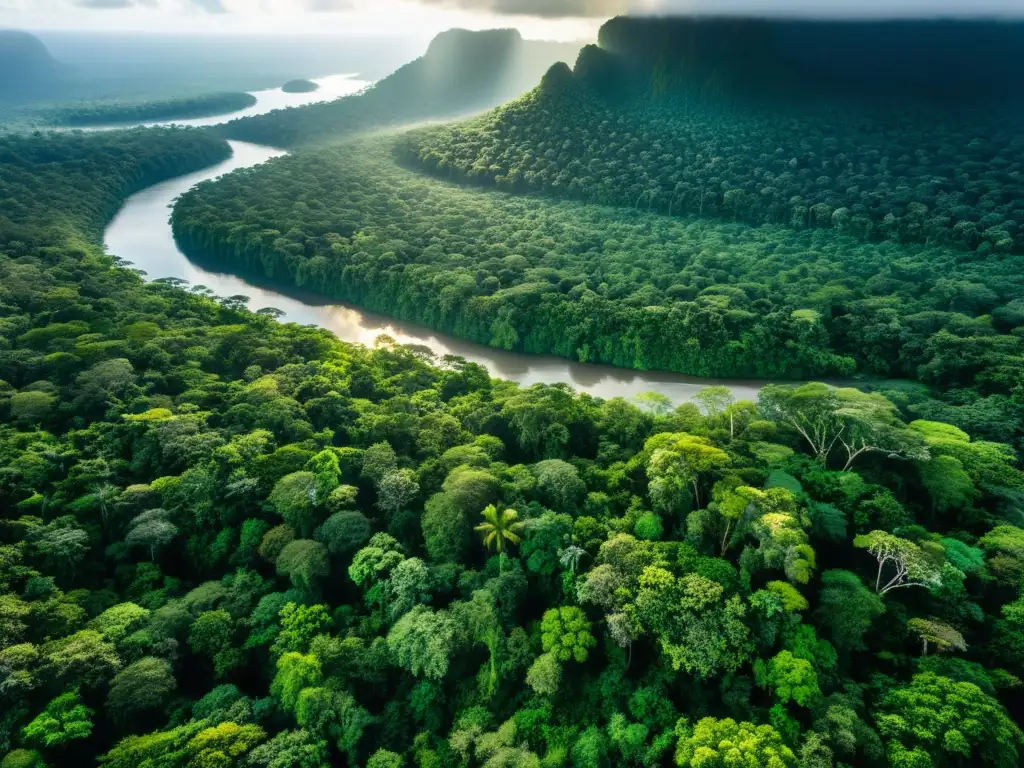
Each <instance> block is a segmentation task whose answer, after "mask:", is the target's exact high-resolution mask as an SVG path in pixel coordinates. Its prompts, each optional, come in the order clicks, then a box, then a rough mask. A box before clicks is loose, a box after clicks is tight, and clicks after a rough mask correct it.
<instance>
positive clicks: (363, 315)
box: [104, 75, 763, 403]
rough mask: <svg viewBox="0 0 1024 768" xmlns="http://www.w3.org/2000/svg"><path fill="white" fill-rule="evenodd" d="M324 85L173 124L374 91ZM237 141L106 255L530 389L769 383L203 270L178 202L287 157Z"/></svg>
mask: <svg viewBox="0 0 1024 768" xmlns="http://www.w3.org/2000/svg"><path fill="white" fill-rule="evenodd" d="M316 82H318V83H319V84H320V86H321V88H320V90H319V91H316V92H314V93H300V94H286V93H283V92H282V91H281V90H280V89H275V90H271V91H257V92H255V93H254V94H253V95H254V96H256V98H257V99H258V102H257V104H256V105H255V106H253V107H250V108H249V109H246V110H244V111H243V112H240V113H235V114H231V115H222V116H220V117H211V118H200V119H196V120H180V121H169V123H174V124H177V125H196V126H201V125H215V124H218V123H222V122H225V121H227V120H232V119H235V118H237V117H245V116H249V115H255V114H261V113H264V112H269V111H271V110H273V109H280V108H283V107H294V106H302V105H304V104H311V103H314V102H317V101H325V100H328V99H334V98H340V97H341V96H345V95H348V94H351V93H354V92H356V91H358V90H360V89H362V88H363V87H365V86H366V85H368V83H367V82H365V81H361V80H358V79H356V78H354V77H351V76H347V75H339V76H335V77H329V78H323V79H321V80H317V81H316ZM169 123H160V124H162V125H165V124H169ZM154 124H155V123H154ZM121 127H123V126H121ZM229 143H230V144H231V149H232V156H231V157H230V158H229V159H228V160H225V161H224V162H222V163H219V164H217V165H213V166H210V167H209V168H206V169H205V170H203V171H199V172H198V173H193V174H188V175H186V176H179V177H178V178H175V179H171V180H170V181H166V182H164V183H162V184H157V185H156V186H153V187H150V188H148V189H145V190H143V191H141V192H138V193H137V194H135V195H132V196H131V197H130V198H128V200H127V201H126V202H125V204H124V206H123V207H122V208H121V210H120V212H119V213H118V214H117V216H116V217H115V218H114V220H113V221H112V222H111V223H110V225H109V226H108V227H107V230H106V233H105V237H104V241H105V243H106V247H107V250H108V251H109V252H110V253H112V254H116V255H117V256H120V257H121V258H123V259H127V260H128V261H131V262H133V263H134V265H135V267H137V268H138V269H141V270H143V271H144V272H145V273H146V274H147V276H148V278H149V279H155V278H160V277H177V278H183V279H185V280H188V281H189V282H190V283H191V284H192V285H193V286H198V285H203V286H206V287H207V288H209V289H211V290H212V291H213V292H214V293H215V294H216V295H218V296H233V295H236V294H242V295H245V296H248V297H249V299H250V301H249V308H250V309H252V310H257V309H261V308H263V307H276V308H277V309H280V310H282V311H283V312H285V313H286V314H285V318H284V319H285V320H286V321H292V322H297V323H302V324H315V325H319V326H322V327H324V328H328V329H330V330H331V331H333V332H334V333H335V334H336V335H337V336H338V338H340V339H342V340H344V341H349V342H356V343H360V344H365V345H367V346H372V345H373V343H374V341H375V340H376V339H377V337H378V336H380V335H382V334H386V335H388V336H390V337H392V338H393V339H395V340H396V341H398V342H399V343H402V344H418V345H422V346H425V347H428V348H430V350H432V351H433V352H434V354H436V355H438V356H442V355H448V354H452V355H461V356H462V357H464V358H466V359H467V360H471V361H473V362H476V363H480V364H482V365H484V366H486V367H487V369H488V370H489V371H490V372H491V375H492V376H497V377H500V378H504V379H511V380H513V381H517V382H520V383H521V384H524V385H530V384H535V383H538V382H543V383H547V384H555V383H559V382H564V383H566V384H571V385H572V386H573V387H574V388H576V389H577V390H579V391H581V392H588V393H590V394H592V395H595V396H597V397H603V398H609V397H616V396H621V397H626V398H629V397H632V396H634V395H638V394H640V393H642V392H659V393H662V394H664V395H666V396H667V397H669V398H670V399H671V400H672V401H673V402H674V403H681V402H685V401H686V400H689V399H690V398H692V397H693V395H694V394H696V393H697V392H699V391H700V390H701V389H703V388H704V387H706V386H708V385H711V384H724V385H726V386H728V387H730V388H731V389H732V391H733V394H734V395H735V396H736V397H737V398H738V399H744V400H754V399H756V398H757V391H758V390H759V389H760V386H761V385H762V384H763V382H758V381H751V380H727V379H722V380H719V379H701V378H696V377H693V376H684V375H682V374H677V373H665V372H656V371H654V372H652V371H632V370H627V369H623V368H613V367H611V366H604V365H591V364H586V363H575V362H572V361H569V360H565V359H563V358H559V357H545V356H537V355H526V354H521V353H515V352H506V351H504V350H499V349H493V348H491V347H487V346H484V345H480V344H474V343H472V342H467V341H461V340H459V339H454V338H452V337H450V336H444V335H442V334H438V333H436V332H434V331H431V330H430V329H427V328H423V327H420V326H416V325H413V324H410V323H403V322H400V321H396V320H394V319H392V318H388V317H384V316H381V315H377V314H374V313H372V312H366V311H363V310H361V309H358V308H355V307H352V306H348V305H345V304H337V303H331V302H330V300H328V299H325V298H323V297H317V296H315V295H309V294H304V293H302V292H299V291H292V290H288V289H287V288H282V287H281V286H273V287H271V286H270V285H269V284H266V283H262V282H260V281H258V280H250V279H246V278H243V277H240V276H238V275H236V274H229V273H223V272H217V271H211V270H209V269H205V268H203V267H200V266H199V265H197V264H195V263H193V262H191V261H189V260H188V258H186V257H185V255H184V254H183V253H182V252H181V251H180V250H178V247H177V245H176V244H175V242H174V237H173V236H172V234H171V227H170V224H169V221H168V217H169V215H170V211H169V209H170V207H171V206H172V204H173V202H174V200H175V199H176V198H177V197H178V196H179V195H181V194H183V193H184V192H186V191H188V190H189V189H190V188H192V187H193V186H194V185H196V184H198V183H199V182H201V181H206V180H207V179H215V178H217V177H218V176H223V175H224V174H226V173H230V172H231V171H234V170H238V169H239V168H248V167H249V166H253V165H258V164H259V163H264V162H267V161H268V160H272V159H274V158H275V157H279V156H281V155H283V154H285V152H283V151H282V150H279V149H274V148H271V147H265V146H260V145H256V144H249V143H245V142H240V141H232V142H229Z"/></svg>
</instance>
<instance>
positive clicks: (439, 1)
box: [0, 0, 1024, 40]
mask: <svg viewBox="0 0 1024 768" xmlns="http://www.w3.org/2000/svg"><path fill="white" fill-rule="evenodd" d="M625 12H630V13H677V14H688V13H743V14H756V15H796V16H814V17H821V16H831V17H835V16H838V17H863V16H868V17H907V16H911V17H912V16H934V15H941V16H965V15H966V16H979V15H981V16H984V15H1001V16H1006V15H1014V16H1017V15H1024V0H0V27H9V28H20V29H80V30H90V29H92V30H135V31H151V32H201V33H215V32H266V33H285V32H288V33H301V32H322V33H331V34H349V35H375V36H380V35H384V34H387V35H392V36H403V37H407V36H408V37H424V38H429V37H432V36H433V35H434V34H436V33H437V32H440V31H442V30H445V29H449V28H451V27H456V26H460V27H467V28H471V29H483V28H490V27H499V26H504V27H509V26H511V27H517V28H518V29H519V30H520V31H521V32H522V33H523V34H524V36H526V37H528V38H535V39H550V40H581V39H591V38H594V37H595V36H596V32H597V29H598V27H599V26H600V24H601V22H602V21H604V20H605V19H607V18H609V17H611V16H614V15H616V14H617V13H625Z"/></svg>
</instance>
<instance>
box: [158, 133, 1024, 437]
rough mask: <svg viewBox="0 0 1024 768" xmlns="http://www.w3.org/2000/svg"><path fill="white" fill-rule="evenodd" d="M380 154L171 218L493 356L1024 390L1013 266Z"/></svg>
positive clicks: (218, 192)
mask: <svg viewBox="0 0 1024 768" xmlns="http://www.w3.org/2000/svg"><path fill="white" fill-rule="evenodd" d="M402 141H403V139H399V145H400V146H401V145H402ZM390 145H391V141H390V140H387V139H384V140H381V139H371V140H363V141H360V142H354V143H352V144H350V145H342V146H339V147H336V148H332V149H329V150H321V151H315V152H304V153H299V154H297V155H295V156H293V157H289V158H286V159H283V160H281V161H278V162H275V163H272V164H270V165H267V166H261V167H257V168H253V169H249V170H246V171H241V172H238V173H235V174H231V175H229V176H227V177H225V178H222V179H220V180H217V181H215V182H209V183H206V184H203V185H201V186H199V187H197V188H196V189H195V190H193V191H191V192H189V193H188V194H186V195H185V196H183V197H182V199H181V200H180V201H179V203H178V204H177V206H176V208H175V212H174V217H173V223H174V229H175V233H176V236H177V237H178V239H179V241H180V242H181V244H182V245H183V246H184V247H185V248H186V250H187V252H189V253H190V254H193V255H195V256H196V257H198V258H205V259H207V260H212V261H213V262H214V263H216V264H218V265H234V266H235V267H236V268H237V267H244V268H248V269H250V270H254V271H256V272H258V273H259V274H261V275H263V276H265V277H269V278H271V279H273V280H277V281H281V282H285V283H288V284H295V285H298V286H300V287H303V288H311V289H313V290H316V291H319V292H321V293H324V294H327V295H330V296H334V297H336V298H340V299H343V300H345V301H351V302H354V303H356V304H359V305H361V306H366V307H369V308H371V309H374V310H377V311H381V312H385V313H388V314H391V315H393V316H396V317H400V318H403V319H406V320H414V321H416V322H419V323H423V324H426V325H429V326H431V327H434V328H437V329H439V330H442V331H445V332H448V333H454V334H456V335H458V336H460V337H462V338H467V339H471V340H473V341H478V342H481V343H484V344H492V345H494V346H499V347H504V348H506V349H517V350H525V351H528V352H540V353H555V354H559V355H563V356H565V357H569V358H574V359H580V360H584V361H592V362H604V363H611V364H613V365H620V366H625V367H636V368H645V369H665V370H675V371H681V372H684V373H690V374H695V375H702V376H751V377H775V378H794V379H800V378H804V379H806V378H809V377H816V376H828V375H832V376H838V375H849V374H851V373H853V372H854V371H855V370H856V371H862V372H869V373H873V374H877V375H883V376H895V377H911V378H920V379H923V380H925V381H928V382H930V383H935V384H938V385H940V386H941V387H942V388H944V389H945V388H950V387H954V388H959V387H973V388H974V394H972V395H971V396H970V398H969V399H970V400H972V401H973V399H975V398H976V397H977V396H978V393H981V394H984V395H996V396H999V397H1001V398H1005V397H1006V396H1008V395H1010V394H1011V393H1012V392H1014V391H1015V389H1016V388H1017V387H1019V386H1020V372H1021V366H1022V363H1024V354H1022V350H1021V336H1020V328H1021V326H1022V324H1024V304H1022V303H1021V300H1020V298H1019V297H1020V296H1021V295H1024V263H1022V259H1021V257H1020V256H1016V255H1006V254H1003V255H999V256H996V255H992V256H991V257H990V258H987V259H982V258H977V259H964V258H962V254H961V253H959V252H958V251H956V250H955V249H952V248H950V247H948V246H945V245H937V244H933V245H928V246H918V245H900V244H897V243H893V242H884V243H862V242H859V241H858V239H857V238H856V237H854V236H852V235H850V234H848V233H841V232H836V231H834V230H809V229H802V230H794V229H791V228H787V227H783V226H777V225H776V226H764V227H759V228H751V227H748V226H745V225H742V224H727V223H722V222H716V221H714V220H710V221H709V220H702V219H699V218H698V217H695V216H689V215H688V216H686V217H683V218H681V217H673V218H672V219H669V218H667V217H663V216H656V215H652V214H647V213H646V212H644V211H639V212H638V211H635V210H634V209H633V207H631V206H630V207H628V208H626V209H616V208H611V207H607V206H594V205H582V204H579V203H559V202H557V201H553V200H550V199H541V198H536V197H534V198H530V197H522V196H514V195H509V194H495V193H493V192H490V193H488V192H483V191H476V190H472V189H464V188H459V187H457V186H454V185H451V184H445V183H440V182H438V181H434V180H432V179H430V178H424V177H422V176H419V175H417V174H415V173H410V172H409V171H407V170H403V169H402V168H399V167H396V166H395V164H394V162H393V161H392V159H391V158H390V157H389V155H388V150H389V146H390ZM1010 423H1011V424H1013V425H1014V427H1013V428H1014V429H1015V428H1016V426H1017V425H1019V424H1020V421H1019V420H1018V419H1016V418H1014V419H1012V420H1011V421H1010Z"/></svg>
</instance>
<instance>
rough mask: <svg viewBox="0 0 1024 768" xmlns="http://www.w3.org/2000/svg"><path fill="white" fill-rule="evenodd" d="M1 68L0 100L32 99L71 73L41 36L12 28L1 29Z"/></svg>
mask: <svg viewBox="0 0 1024 768" xmlns="http://www.w3.org/2000/svg"><path fill="white" fill-rule="evenodd" d="M0 72H3V73H4V77H3V80H2V81H0V104H2V103H3V102H5V101H12V102H17V101H23V100H26V99H31V98H32V97H34V96H38V95H39V94H40V93H41V92H44V91H46V90H47V89H51V88H53V87H54V86H55V85H58V84H59V83H61V82H62V81H63V80H64V79H65V78H66V77H67V76H68V75H69V74H70V73H69V72H68V71H67V69H66V68H65V67H63V66H62V65H61V63H60V62H59V61H57V60H56V59H55V58H53V56H51V55H50V52H49V51H48V50H47V49H46V46H45V45H43V43H42V41H40V40H39V38H37V37H35V36H34V35H30V34H28V33H27V32H19V31H16V30H12V29H0Z"/></svg>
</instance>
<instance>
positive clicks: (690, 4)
mask: <svg viewBox="0 0 1024 768" xmlns="http://www.w3.org/2000/svg"><path fill="white" fill-rule="evenodd" d="M419 2H420V3H422V4H425V5H433V6H447V7H449V8H450V7H458V8H462V9H465V10H472V11H483V12H489V13H496V14H501V15H509V16H515V15H519V16H541V17H545V18H567V17H578V18H610V17H611V16H615V15H618V14H622V13H631V14H638V15H644V14H665V15H679V16H689V15H694V16H714V15H737V16H739V15H743V16H769V17H770V16H787V17H801V18H841V19H842V18H929V17H936V16H956V17H973V16H1024V3H1022V2H1021V0H970V2H968V1H967V0H419Z"/></svg>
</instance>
